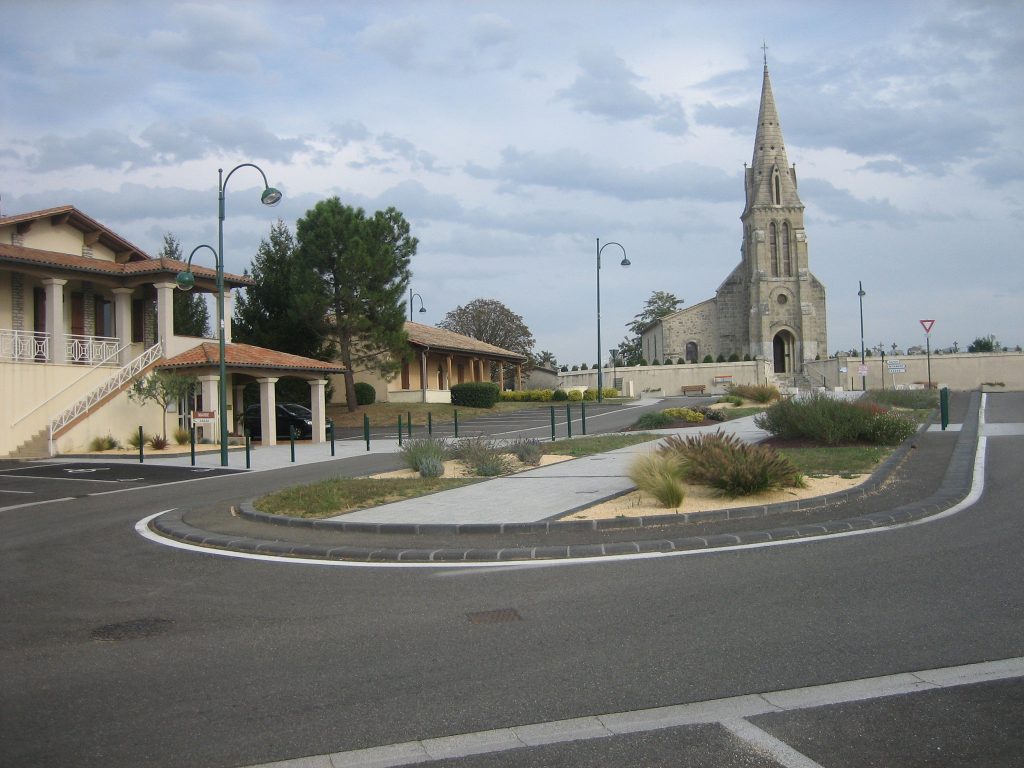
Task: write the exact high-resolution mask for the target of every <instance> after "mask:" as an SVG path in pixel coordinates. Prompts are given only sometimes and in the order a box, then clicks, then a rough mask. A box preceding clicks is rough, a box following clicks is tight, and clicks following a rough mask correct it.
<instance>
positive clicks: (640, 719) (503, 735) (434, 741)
mask: <svg viewBox="0 0 1024 768" xmlns="http://www.w3.org/2000/svg"><path fill="white" fill-rule="evenodd" d="M1018 677H1024V657H1015V658H1010V659H1000V660H998V661H987V662H981V663H978V664H963V665H960V666H956V667H942V668H939V669H926V670H920V671H918V672H906V673H901V674H896V675H884V676H882V677H869V678H863V679H860V680H846V681H842V682H839V683H829V684H825V685H816V686H810V687H806V688H793V689H789V690H783V691H772V692H769V693H761V694H756V693H755V694H746V695H741V696H731V697H728V698H724V699H710V700H707V701H698V702H694V703H692V704H677V705H673V706H668V707H655V708H652V709H641V710H633V711H630V712H613V713H608V714H603V715H592V716H586V717H575V718H571V719H569V720H552V721H549V722H546V723H531V724H529V725H520V726H511V727H508V728H495V729H492V730H487V731H476V732H473V733H462V734H457V735H453V736H442V737H438V738H431V739H420V740H418V741H407V742H403V743H400V744H386V745H382V746H379V747H369V748H367V749H355V750H349V751H347V752H335V753H332V754H325V755H311V756H308V757H300V758H296V759H294V760H281V761H277V762H274V763H261V764H257V765H250V766H248V767H247V768H271V766H273V768H309V766H312V765H324V766H335V768H341V766H345V768H370V766H382V765H388V766H404V765H415V764H418V763H424V762H428V761H434V760H443V759H457V758H460V757H470V756H472V755H484V754H494V753H498V752H506V751H509V750H512V749H523V748H524V747H531V746H538V745H545V744H563V743H567V742H570V741H588V740H591V739H604V738H611V737H614V736H621V735H624V734H630V733H642V732H649V731H659V730H664V729H667V728H678V727H681V726H688V725H719V726H721V727H723V728H725V729H726V730H728V731H729V732H730V733H733V734H734V735H736V736H737V737H739V738H740V739H742V740H743V741H744V742H746V743H747V744H749V745H751V746H752V747H754V748H756V749H757V750H759V751H762V752H766V753H767V754H768V755H770V756H771V757H772V758H773V759H774V760H776V761H778V762H779V763H780V764H781V765H783V766H784V767H785V768H821V765H820V764H819V763H816V762H814V761H813V760H811V759H810V758H808V757H807V756H806V755H803V754H802V753H800V752H798V751H796V750H795V749H793V748H792V747H790V746H789V745H788V744H786V743H785V742H783V741H781V740H779V739H776V738H775V737H774V736H772V735H771V734H769V733H766V732H765V731H763V730H761V729H760V728H758V727H757V726H755V725H754V724H752V723H750V722H748V721H747V718H750V717H755V716H757V715H766V714H770V713H777V712H797V711H800V710H802V709H813V708H816V707H823V706H829V705H832V704H841V703H846V702H850V701H870V700H872V699H880V698H885V697H889V696H894V695H913V694H914V693H916V692H919V691H925V690H928V691H931V690H938V689H941V688H956V687H959V686H964V685H974V684H977V683H985V682H991V681H993V680H1007V679H1012V678H1018Z"/></svg>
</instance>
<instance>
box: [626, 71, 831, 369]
mask: <svg viewBox="0 0 1024 768" xmlns="http://www.w3.org/2000/svg"><path fill="white" fill-rule="evenodd" d="M744 167H745V172H744V187H745V192H746V204H745V206H744V208H743V213H742V215H741V216H740V221H741V222H742V224H743V244H742V247H741V261H740V263H739V265H738V266H737V267H736V268H735V269H733V271H732V273H731V274H730V275H729V276H728V277H727V278H726V279H725V281H724V282H722V284H721V285H720V286H719V287H718V290H717V291H716V293H715V297H714V298H712V299H708V300H706V301H702V302H700V303H699V304H695V305H693V306H690V307H686V308H684V309H681V310H678V311H676V312H673V313H672V314H669V315H666V316H665V317H662V318H660V319H658V320H655V321H653V322H652V323H650V324H649V325H648V326H647V327H646V328H644V330H643V332H642V333H641V337H640V340H641V354H642V355H643V357H644V359H645V360H647V361H648V362H654V361H655V360H657V361H659V362H668V361H671V362H673V363H675V362H677V361H678V360H680V359H685V360H686V362H688V363H699V362H703V361H705V360H707V359H708V358H710V359H711V360H713V361H719V360H723V361H724V360H743V359H751V360H753V359H757V358H764V359H766V360H768V361H770V362H771V363H772V370H773V371H774V372H775V373H776V374H797V373H800V372H801V371H802V369H803V364H804V362H806V361H810V360H815V359H819V358H820V359H824V358H826V357H828V352H827V350H828V345H827V343H826V335H825V286H824V285H822V284H821V282H820V281H819V280H818V279H817V278H816V277H815V276H814V275H813V274H811V271H810V268H809V266H808V257H807V233H806V231H805V230H804V206H803V203H802V202H801V201H800V195H799V193H798V192H797V179H796V166H790V164H789V160H788V159H787V157H786V145H785V142H784V141H783V138H782V126H781V125H780V124H779V114H778V110H777V109H776V107H775V97H774V96H773V95H772V85H771V79H770V78H769V76H768V63H767V61H765V65H764V80H763V82H762V85H761V106H760V109H759V111H758V115H757V132H756V134H755V137H754V155H753V160H752V162H751V164H750V166H749V167H748V166H746V165H745V164H744Z"/></svg>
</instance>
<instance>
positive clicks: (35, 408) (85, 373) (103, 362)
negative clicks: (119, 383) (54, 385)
mask: <svg viewBox="0 0 1024 768" xmlns="http://www.w3.org/2000/svg"><path fill="white" fill-rule="evenodd" d="M128 346H130V345H129V344H123V345H121V346H120V347H118V348H117V349H115V350H114V351H113V352H111V353H110V354H109V355H107V356H106V357H105V358H103V359H102V360H100V362H98V363H93V365H91V366H90V367H89V368H86V369H84V371H83V373H82V375H81V376H79V377H78V378H77V379H75V380H74V381H72V382H69V383H68V384H67V385H66V386H65V387H64V388H63V389H60V390H58V391H56V392H54V393H53V394H52V395H50V396H49V397H48V398H46V399H45V400H43V401H42V402H41V403H37V404H36V405H35V406H33V407H32V409H31V410H29V411H27V412H26V413H25V414H23V415H22V416H21V418H18V419H15V420H14V421H13V422H11V426H12V427H16V426H18V425H19V424H20V423H21V422H23V421H24V420H25V419H27V418H28V417H29V416H31V415H32V414H33V413H35V412H36V411H38V410H39V409H40V408H42V407H43V406H44V405H46V404H47V403H48V402H50V401H51V400H53V399H54V398H57V397H60V396H61V395H63V394H64V393H65V392H67V391H68V390H69V389H71V388H72V387H73V386H75V384H77V383H78V382H80V381H81V380H82V379H84V378H85V377H86V376H88V375H89V374H90V373H92V372H93V371H95V370H96V369H97V368H101V367H103V366H104V365H106V364H107V363H108V362H109V361H110V360H111V359H112V358H115V357H117V356H118V355H120V354H121V351H122V350H123V349H126V348H127V347H128Z"/></svg>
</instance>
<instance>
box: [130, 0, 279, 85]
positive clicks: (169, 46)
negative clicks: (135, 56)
mask: <svg viewBox="0 0 1024 768" xmlns="http://www.w3.org/2000/svg"><path fill="white" fill-rule="evenodd" d="M166 23H167V24H168V27H167V28H163V29H155V30H153V31H151V32H150V33H149V34H148V35H147V36H146V37H145V38H144V39H143V40H140V41H139V46H138V47H139V48H140V49H144V50H146V51H150V52H152V53H154V54H156V55H157V56H158V57H160V58H161V59H163V60H164V61H166V62H168V63H171V64H173V65H174V66H176V67H181V68H183V69H190V70H194V71H201V72H217V73H220V72H223V71H225V70H228V71H232V72H246V73H249V72H252V71H254V70H260V69H261V68H262V67H261V58H262V56H264V55H265V53H266V50H267V49H269V48H273V47H274V46H275V43H276V39H277V36H276V35H275V34H274V31H273V29H271V28H270V27H269V26H268V25H267V24H265V23H264V22H263V21H262V19H261V16H260V14H259V13H253V12H252V9H251V8H249V7H247V6H246V5H242V4H238V5H211V4H206V3H181V4H177V3H176V4H172V5H171V6H170V14H169V18H168V19H167V22H166Z"/></svg>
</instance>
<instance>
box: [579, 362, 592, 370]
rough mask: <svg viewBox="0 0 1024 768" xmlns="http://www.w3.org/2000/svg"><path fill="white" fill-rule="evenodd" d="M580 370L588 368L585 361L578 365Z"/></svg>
mask: <svg viewBox="0 0 1024 768" xmlns="http://www.w3.org/2000/svg"><path fill="white" fill-rule="evenodd" d="M580 370H581V371H589V370H590V369H589V368H588V367H587V364H586V363H583V364H581V365H580Z"/></svg>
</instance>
